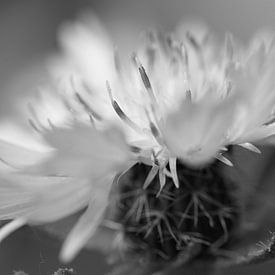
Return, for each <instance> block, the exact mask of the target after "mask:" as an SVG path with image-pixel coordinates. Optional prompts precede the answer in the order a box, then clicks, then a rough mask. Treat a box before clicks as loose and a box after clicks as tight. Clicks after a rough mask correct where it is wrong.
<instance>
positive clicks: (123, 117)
mask: <svg viewBox="0 0 275 275" xmlns="http://www.w3.org/2000/svg"><path fill="white" fill-rule="evenodd" d="M106 87H107V91H108V93H109V97H110V100H111V104H112V106H113V108H114V110H115V112H116V113H117V115H118V116H119V118H120V119H121V120H122V121H123V122H125V123H126V124H127V125H128V126H129V127H131V128H132V129H134V130H135V131H137V132H138V133H143V131H142V130H141V129H140V128H139V126H138V125H137V124H136V123H135V122H133V121H132V120H131V119H130V118H129V117H128V116H127V115H126V114H125V112H124V111H123V110H122V109H121V108H120V106H119V105H118V103H117V102H116V101H115V100H114V98H113V95H112V89H111V87H110V84H109V82H108V81H106Z"/></svg>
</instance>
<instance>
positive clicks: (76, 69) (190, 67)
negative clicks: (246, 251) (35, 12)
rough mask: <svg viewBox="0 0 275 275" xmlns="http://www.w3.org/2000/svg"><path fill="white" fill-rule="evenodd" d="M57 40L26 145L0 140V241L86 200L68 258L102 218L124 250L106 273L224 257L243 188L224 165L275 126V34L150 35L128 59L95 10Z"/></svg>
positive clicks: (238, 220)
mask: <svg viewBox="0 0 275 275" xmlns="http://www.w3.org/2000/svg"><path fill="white" fill-rule="evenodd" d="M60 39H61V46H62V54H60V55H59V56H54V57H53V58H52V59H51V60H50V65H49V68H50V74H51V75H52V76H51V83H50V84H49V85H47V86H46V87H43V88H42V89H40V94H39V98H36V99H32V100H30V102H31V103H30V104H29V105H28V109H29V113H30V118H29V123H30V125H31V127H32V128H33V129H32V130H34V133H33V136H32V137H30V143H29V148H28V149H27V148H24V146H23V147H22V146H18V145H16V144H11V143H9V142H7V141H5V140H4V139H2V140H1V142H0V160H1V182H0V219H1V220H12V221H11V222H10V223H8V224H6V225H5V226H4V227H2V228H1V230H0V239H3V238H4V237H6V236H7V235H8V234H10V233H11V232H13V231H14V230H16V229H17V228H19V227H21V226H23V225H25V224H34V225H37V224H45V223H49V222H54V221H57V220H60V219H62V218H64V217H66V216H69V215H71V214H73V213H76V212H78V211H80V210H84V212H83V214H82V215H81V217H80V218H79V221H78V222H77V223H76V225H75V226H74V228H73V229H72V230H71V232H70V233H69V235H68V237H67V238H66V240H65V242H64V245H63V248H62V251H61V258H62V259H63V260H64V261H69V260H71V259H72V258H73V257H74V256H75V255H76V254H77V253H78V252H79V251H80V249H81V248H82V247H84V246H85V245H86V244H87V243H88V241H89V240H90V239H91V238H93V237H94V236H95V233H96V231H97V230H98V228H99V226H101V227H109V228H110V227H112V228H113V229H114V231H115V238H114V239H113V243H110V250H113V251H119V255H120V256H121V257H122V258H123V259H126V261H125V262H126V265H125V266H123V265H122V266H120V268H119V269H118V270H117V271H116V272H117V273H115V274H128V273H129V270H132V269H133V266H136V269H135V270H134V271H131V272H136V273H133V274H151V273H153V272H157V271H158V270H163V272H168V273H169V272H170V273H169V274H172V272H173V270H177V269H178V268H185V269H186V270H189V269H190V264H191V263H194V262H197V263H198V265H197V267H196V268H199V267H200V265H201V263H203V264H202V266H203V270H204V271H205V272H206V269H207V268H208V267H207V266H208V265H209V266H211V268H212V266H213V263H216V262H217V260H218V259H223V260H224V258H226V256H228V255H229V254H230V253H229V251H230V247H231V245H232V244H233V243H234V241H236V239H238V236H239V234H240V231H242V232H244V230H245V229H244V226H243V216H245V215H247V213H248V212H247V210H245V208H246V206H247V205H248V201H249V196H250V194H249V195H248V194H247V195H243V190H244V189H245V190H246V188H247V189H248V187H247V184H245V187H244V186H242V183H238V182H237V181H236V180H233V179H231V178H229V177H228V176H227V175H226V174H225V170H226V169H225V166H234V163H233V162H232V161H231V160H230V157H232V152H233V151H234V150H235V149H234V148H236V147H243V148H245V149H248V150H250V151H253V152H255V153H260V150H259V149H258V147H256V146H255V144H261V142H262V140H263V139H265V138H267V137H269V136H272V135H274V134H275V122H274V104H275V79H274V73H275V66H274V63H275V49H274V41H273V40H272V39H271V38H270V39H269V38H267V39H260V38H259V37H256V38H255V39H254V40H253V41H252V42H251V44H250V45H249V46H248V47H242V46H240V45H238V44H237V43H236V42H234V40H233V38H232V37H231V36H230V35H227V36H226V39H225V43H222V44H220V43H218V42H217V41H216V40H215V39H214V38H213V37H212V36H210V35H209V34H208V33H204V32H200V35H196V32H194V33H193V32H191V31H184V32H175V33H174V34H169V35H166V34H162V33H159V32H154V31H148V32H147V33H145V35H144V36H143V38H142V43H141V45H140V47H139V48H138V49H137V50H136V52H135V53H134V54H133V55H132V57H131V58H128V61H125V59H127V58H126V57H125V56H122V58H120V57H119V55H121V54H120V53H119V51H118V50H114V47H113V45H112V43H111V42H110V40H109V38H108V35H107V34H106V32H105V31H104V29H103V28H102V27H101V26H100V24H99V23H98V22H97V21H96V19H92V21H91V22H87V21H86V22H78V23H75V24H73V25H68V26H66V27H64V28H63V30H62V32H61V36H60ZM32 140H36V142H37V141H38V140H39V141H40V142H41V146H40V148H39V149H37V150H36V149H33V148H32V142H33V141H32ZM232 169H234V167H233V168H232ZM241 196H242V199H241ZM271 245H272V243H271ZM270 247H271V246H268V249H270ZM266 251H267V250H261V251H260V252H259V253H258V255H260V254H261V253H266ZM115 254H118V253H115ZM261 255H262V254H261ZM252 258H253V259H256V258H257V256H255V257H252ZM248 259H250V258H249V257H246V258H245V260H243V261H250V260H248ZM195 260H196V261H195ZM224 261H225V260H224ZM129 268H130V269H129ZM148 270H150V271H148ZM165 270H167V271H165ZM146 272H147V273H146ZM149 272H151V273H149Z"/></svg>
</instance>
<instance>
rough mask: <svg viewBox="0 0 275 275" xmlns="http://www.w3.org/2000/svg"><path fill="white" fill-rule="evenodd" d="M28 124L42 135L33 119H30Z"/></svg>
mask: <svg viewBox="0 0 275 275" xmlns="http://www.w3.org/2000/svg"><path fill="white" fill-rule="evenodd" d="M28 123H29V124H30V126H31V127H32V128H33V129H34V130H35V131H36V132H37V133H41V130H40V129H39V128H38V127H37V126H36V125H35V123H34V121H33V120H32V119H31V118H29V119H28Z"/></svg>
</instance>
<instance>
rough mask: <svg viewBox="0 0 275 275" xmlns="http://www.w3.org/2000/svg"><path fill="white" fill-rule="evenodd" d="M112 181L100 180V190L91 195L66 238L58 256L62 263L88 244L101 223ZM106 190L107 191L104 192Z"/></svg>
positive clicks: (108, 179) (109, 179)
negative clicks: (86, 205) (82, 212)
mask: <svg viewBox="0 0 275 275" xmlns="http://www.w3.org/2000/svg"><path fill="white" fill-rule="evenodd" d="M111 182H112V179H111V178H110V177H107V178H105V179H103V180H101V182H100V184H98V185H100V186H102V187H103V188H102V190H101V191H100V190H99V189H98V190H97V192H96V193H93V194H92V198H91V201H90V204H89V206H88V208H87V210H86V212H85V213H84V214H83V215H82V216H81V218H80V219H79V221H78V223H77V224H76V225H75V227H74V228H73V229H72V231H71V232H70V234H69V236H68V237H67V239H66V241H65V243H64V245H63V247H62V250H61V254H60V258H61V260H62V261H64V262H68V261H71V260H72V259H73V258H74V257H75V256H76V254H77V253H78V252H79V251H80V250H81V249H82V248H83V246H85V245H86V244H87V243H88V240H89V239H90V238H91V237H92V236H93V235H94V234H95V232H96V230H97V228H98V226H99V224H100V222H101V221H102V217H103V214H104V212H105V209H106V208H107V206H108V196H109V190H110V188H111V184H110V183H111ZM106 190H108V191H107V192H106Z"/></svg>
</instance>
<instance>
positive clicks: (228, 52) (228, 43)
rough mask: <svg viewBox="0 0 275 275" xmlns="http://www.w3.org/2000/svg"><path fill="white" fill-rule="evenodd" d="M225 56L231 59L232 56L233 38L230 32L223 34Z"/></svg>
mask: <svg viewBox="0 0 275 275" xmlns="http://www.w3.org/2000/svg"><path fill="white" fill-rule="evenodd" d="M225 56H226V58H227V60H229V61H232V60H233V56H234V47H233V38H232V35H231V34H230V33H227V34H226V36H225Z"/></svg>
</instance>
